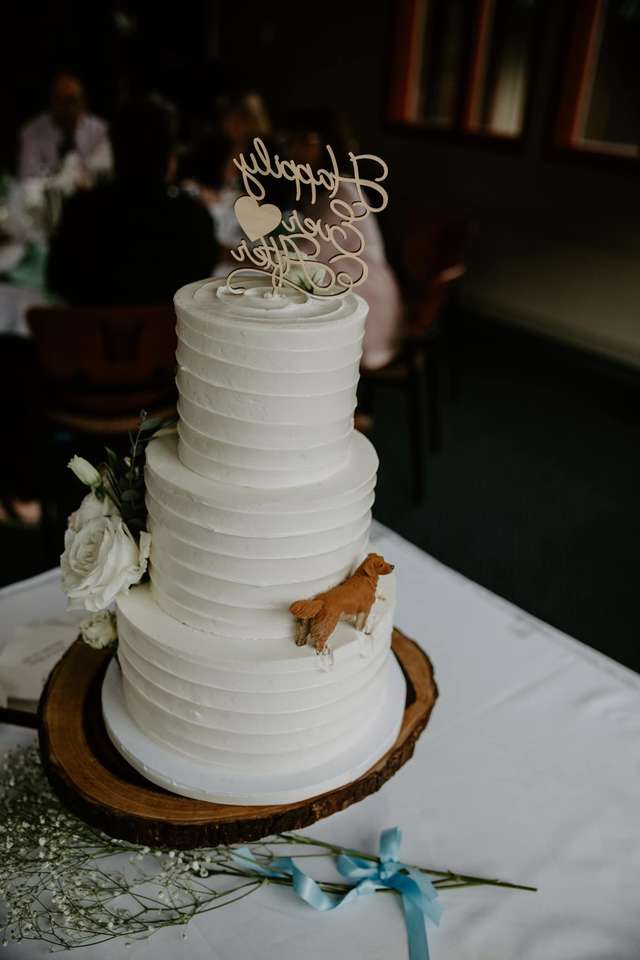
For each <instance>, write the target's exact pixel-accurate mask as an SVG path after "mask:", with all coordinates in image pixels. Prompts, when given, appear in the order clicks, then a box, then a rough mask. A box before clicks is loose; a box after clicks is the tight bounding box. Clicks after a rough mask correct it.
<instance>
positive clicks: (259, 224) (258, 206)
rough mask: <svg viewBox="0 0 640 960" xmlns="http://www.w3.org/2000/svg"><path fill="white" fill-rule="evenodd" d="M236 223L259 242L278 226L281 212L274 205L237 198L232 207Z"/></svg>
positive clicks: (250, 237)
mask: <svg viewBox="0 0 640 960" xmlns="http://www.w3.org/2000/svg"><path fill="white" fill-rule="evenodd" d="M233 210H234V212H235V215H236V217H237V219H238V223H239V224H240V226H241V227H242V229H243V230H244V232H245V233H246V235H247V236H248V237H249V240H259V239H260V237H265V236H266V235H267V234H268V233H271V231H272V230H275V229H276V227H277V226H279V225H280V221H281V220H282V211H281V210H280V207H276V205H275V204H274V203H258V201H257V200H255V199H254V198H253V197H239V198H238V199H237V200H236V202H235V203H234V205H233Z"/></svg>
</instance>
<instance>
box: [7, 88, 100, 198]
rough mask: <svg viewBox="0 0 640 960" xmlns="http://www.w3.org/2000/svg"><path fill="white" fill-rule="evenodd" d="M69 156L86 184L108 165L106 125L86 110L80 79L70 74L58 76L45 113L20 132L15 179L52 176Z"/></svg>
mask: <svg viewBox="0 0 640 960" xmlns="http://www.w3.org/2000/svg"><path fill="white" fill-rule="evenodd" d="M71 156H75V157H76V158H77V162H78V165H79V167H80V171H81V174H82V175H84V177H85V179H86V180H88V181H90V180H91V177H92V176H93V175H94V174H95V173H99V172H102V171H104V170H108V169H109V167H110V165H111V156H110V150H109V143H108V139H107V124H106V123H105V122H104V120H101V119H100V118H99V117H96V116H93V115H92V114H90V113H89V112H88V111H87V105H86V96H85V91H84V87H83V85H82V82H81V80H80V79H79V78H78V77H76V76H74V75H73V74H72V73H60V74H58V75H57V76H56V77H55V78H54V80H53V83H52V85H51V94H50V104H49V110H48V112H46V113H42V114H40V115H39V116H38V117H36V118H35V119H34V120H31V121H30V122H29V123H27V124H26V125H25V126H24V127H23V128H22V130H21V131H20V151H19V159H18V177H19V178H20V179H21V180H27V179H30V178H42V177H52V176H55V175H56V174H57V173H59V172H60V170H61V169H62V167H63V165H64V164H65V161H67V158H69V157H71Z"/></svg>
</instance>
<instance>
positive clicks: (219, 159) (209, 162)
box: [179, 133, 241, 276]
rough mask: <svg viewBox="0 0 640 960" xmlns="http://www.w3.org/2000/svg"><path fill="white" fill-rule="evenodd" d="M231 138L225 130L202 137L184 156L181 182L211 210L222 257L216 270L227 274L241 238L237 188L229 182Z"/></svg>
mask: <svg viewBox="0 0 640 960" xmlns="http://www.w3.org/2000/svg"><path fill="white" fill-rule="evenodd" d="M231 155H232V154H231V141H230V140H229V138H228V137H227V136H225V134H224V133H208V134H206V135H205V136H203V137H201V138H200V139H199V140H198V141H197V142H196V143H195V144H194V145H193V147H191V149H189V150H188V151H187V153H186V154H185V155H184V156H183V157H181V159H180V177H179V179H180V185H181V187H182V188H183V189H184V190H186V192H187V193H189V194H191V196H193V197H195V198H196V199H197V200H198V201H199V202H200V203H201V204H202V206H203V207H204V208H205V209H206V210H207V211H208V213H209V215H210V216H211V218H212V220H213V228H214V232H215V235H216V240H217V242H218V261H217V263H216V265H215V267H214V269H213V274H214V275H216V276H223V275H225V274H227V273H228V272H229V270H231V269H232V266H231V264H232V260H231V256H230V254H229V250H230V249H231V247H234V246H236V245H237V244H238V243H239V242H240V239H241V230H240V226H239V224H238V221H237V219H236V216H235V213H234V211H233V204H234V202H235V199H236V197H237V192H234V191H232V190H231V189H230V188H229V187H227V186H226V184H225V176H226V170H227V164H228V162H229V157H230V156H231Z"/></svg>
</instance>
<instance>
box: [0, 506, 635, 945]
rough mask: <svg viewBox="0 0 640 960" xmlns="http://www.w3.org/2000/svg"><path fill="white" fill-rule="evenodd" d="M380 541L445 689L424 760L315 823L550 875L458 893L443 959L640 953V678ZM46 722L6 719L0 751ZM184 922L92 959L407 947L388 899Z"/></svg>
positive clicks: (248, 904)
mask: <svg viewBox="0 0 640 960" xmlns="http://www.w3.org/2000/svg"><path fill="white" fill-rule="evenodd" d="M372 544H373V547H374V548H375V549H376V550H377V551H379V552H380V553H383V554H384V556H385V557H386V558H387V559H388V560H389V561H391V562H393V563H395V564H396V566H397V573H398V590H399V594H398V608H397V616H396V623H397V625H398V627H399V628H400V629H401V630H402V631H403V632H405V633H406V634H407V635H408V636H411V637H413V638H415V639H416V640H418V641H419V642H420V643H421V644H422V645H423V646H424V647H425V649H426V650H427V651H428V653H429V656H430V657H431V659H432V661H433V663H434V666H435V671H436V680H437V683H438V686H439V688H440V699H439V701H438V703H437V704H436V707H435V710H434V713H433V716H432V718H431V720H430V722H429V726H428V727H427V729H426V731H425V733H424V735H423V736H422V737H421V739H420V740H419V741H418V744H417V748H416V753H415V756H414V758H413V760H412V761H410V762H409V763H408V764H407V765H406V766H405V767H403V768H402V770H400V771H399V772H398V774H397V775H396V776H395V777H393V778H392V779H391V780H390V781H389V782H388V783H387V784H386V785H385V786H384V788H383V789H382V790H381V791H380V792H379V793H377V794H375V795H374V796H371V797H368V798H367V799H366V800H364V801H363V802H362V803H360V804H357V805H355V806H353V807H350V808H349V809H348V810H345V811H343V812H342V813H339V814H336V815H334V816H333V817H331V818H329V819H328V820H324V821H320V822H318V823H317V824H315V825H314V826H313V827H312V828H310V830H309V832H310V834H311V835H314V836H317V837H319V838H322V839H325V840H331V841H333V842H335V843H339V844H343V845H347V846H354V847H356V848H359V849H362V850H367V849H368V850H371V851H372V852H373V851H374V850H375V849H376V847H377V841H378V836H379V834H380V831H381V830H382V829H384V828H385V827H389V826H393V825H395V824H398V825H399V826H400V827H401V828H402V830H403V832H404V843H403V847H402V851H401V858H402V859H403V860H405V861H406V862H410V863H417V864H423V865H427V864H428V865H429V866H433V867H436V868H451V869H453V870H459V871H462V872H467V873H471V874H476V875H481V876H487V877H499V878H501V879H505V880H511V881H514V882H520V883H527V884H533V885H536V886H538V887H539V892H538V893H535V894H533V893H520V892H509V891H505V890H496V889H491V888H482V889H480V888H476V889H467V890H458V891H450V892H449V893H446V892H443V893H442V894H441V899H442V903H443V907H444V912H443V918H442V922H441V925H440V928H438V929H434V928H430V929H429V942H430V946H431V956H432V958H433V960H479V958H481V957H486V958H492V960H498V958H500V960H516V958H517V960H549V958H553V960H576V958H578V957H579V958H580V960H604V958H607V960H614V958H615V960H637V958H638V957H639V956H640V919H639V917H638V910H637V878H638V875H639V874H640V834H639V831H638V800H639V795H640V761H639V760H638V743H639V742H640V677H639V676H638V675H636V674H635V673H632V672H631V671H629V670H627V669H626V668H624V667H621V666H620V665H618V664H617V663H614V662H613V661H611V660H609V659H607V658H606V657H604V656H602V655H601V654H599V653H596V652H594V651H593V650H591V649H589V648H587V647H585V646H583V645H582V644H580V643H578V642H577V641H575V640H572V639H571V638H570V637H567V636H566V635H564V634H561V633H559V632H558V631H557V630H554V629H553V628H551V627H549V626H547V625H545V624H544V623H541V622H540V621H539V620H536V619H535V618H534V617H532V616H529V615H528V614H527V613H524V612H523V611H522V610H519V609H518V608H517V607H514V606H512V605H511V604H509V603H507V602H506V601H504V600H501V599H500V598H499V597H497V596H495V595H494V594H492V593H490V592H488V591H487V590H485V589H483V588H482V587H479V586H478V585H477V584H475V583H472V582H471V581H469V580H466V579H465V578H464V577H462V576H461V575H459V574H457V573H455V572H454V571H452V570H450V569H448V568H447V567H445V566H443V565H442V564H440V563H438V561H436V560H434V559H433V558H432V557H430V556H429V555H428V554H425V553H423V552H422V551H420V550H418V549H417V548H416V547H414V546H412V545H411V544H409V543H407V541H405V540H403V539H402V538H401V537H399V536H397V535H396V534H394V533H392V532H391V531H389V530H387V529H386V528H384V527H382V526H380V525H378V524H376V525H374V528H373V536H372ZM488 549H490V545H489V546H488ZM58 577H59V574H58V572H57V571H52V572H51V573H49V574H45V575H43V576H42V577H40V578H35V579H34V580H32V581H27V582H25V583H24V584H17V585H14V586H13V587H10V588H8V589H7V590H5V591H0V622H2V624H3V626H2V633H0V644H1V643H2V642H6V641H7V639H8V638H9V637H10V636H11V635H12V631H14V630H15V628H16V626H17V625H19V624H21V623H24V622H25V621H33V620H38V619H44V618H51V617H58V616H60V615H61V613H62V611H63V610H64V606H65V601H64V597H63V595H62V592H61V590H60V588H59V586H58ZM71 629H72V628H71V627H70V630H71ZM33 736H34V734H33V733H32V732H29V731H25V730H20V729H19V728H18V727H12V726H8V725H5V726H2V725H0V749H1V748H7V747H12V746H16V745H18V744H26V743H30V742H32V741H33ZM183 929H184V928H176V929H168V930H163V931H161V932H159V933H157V934H155V935H154V936H153V937H152V938H151V939H150V940H148V941H143V942H135V943H133V944H132V945H131V946H130V947H129V949H128V950H126V951H125V950H124V945H123V943H122V941H118V940H116V941H113V942H111V943H104V944H102V945H100V946H97V947H95V948H91V949H90V950H79V951H77V956H78V958H79V960H80V958H83V960H102V958H104V960H107V958H108V960H115V958H119V957H122V956H124V955H125V954H126V955H127V956H130V957H132V958H135V960H165V958H166V960H169V958H171V957H173V956H175V955H176V954H179V955H180V957H184V958H185V960H211V958H212V957H215V958H216V960H236V958H238V957H239V956H242V957H243V958H246V960H258V958H263V957H274V958H275V957H277V958H278V960H300V957H301V956H302V955H304V957H305V960H326V958H327V957H328V956H331V957H336V958H343V957H344V958H346V957H354V958H355V957H362V956H366V957H369V958H370V960H386V958H389V957H394V958H398V960H399V958H404V957H406V956H407V953H406V934H405V928H404V921H403V918H402V911H401V908H400V904H399V903H398V902H396V901H395V898H391V897H382V896H376V897H373V896H372V897H363V898H361V899H360V900H358V901H357V903H355V904H353V905H352V906H349V907H345V908H344V909H343V910H340V911H337V912H336V913H328V914H326V913H318V912H315V911H313V910H310V909H309V908H308V907H306V906H305V905H304V904H302V903H301V902H300V901H298V900H297V899H296V898H295V897H294V896H293V895H291V894H290V893H289V892H285V891H283V890H277V889H275V890H274V889H272V888H265V889H264V890H261V891H260V892H259V893H257V894H255V895H253V896H252V897H250V898H248V899H246V900H245V901H244V902H243V904H242V906H236V907H235V908H229V909H228V910H224V911H222V912H218V913H215V914H212V915H210V916H201V917H198V918H196V919H195V920H194V921H192V923H191V924H189V927H188V931H187V935H186V940H183V939H182V932H181V931H182V930H183ZM48 950H49V947H48V945H46V944H35V943H30V942H25V943H23V944H21V945H20V944H10V945H9V946H8V947H7V948H5V950H4V952H3V956H4V957H5V958H7V960H9V958H10V960H33V958H38V957H45V956H48Z"/></svg>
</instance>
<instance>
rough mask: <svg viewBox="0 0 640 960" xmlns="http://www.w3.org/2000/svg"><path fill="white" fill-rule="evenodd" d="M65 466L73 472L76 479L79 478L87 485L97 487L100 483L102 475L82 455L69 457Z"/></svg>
mask: <svg viewBox="0 0 640 960" xmlns="http://www.w3.org/2000/svg"><path fill="white" fill-rule="evenodd" d="M67 466H68V467H69V469H70V470H72V471H73V472H74V473H75V475H76V477H77V478H78V480H81V481H82V483H85V484H86V485H87V486H88V487H98V486H100V484H101V483H102V477H101V476H100V474H99V473H98V471H97V470H96V468H95V467H94V466H93V464H91V463H89V461H88V460H85V459H84V457H78V456H77V455H76V456H75V457H71V460H69V463H68V464H67Z"/></svg>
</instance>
